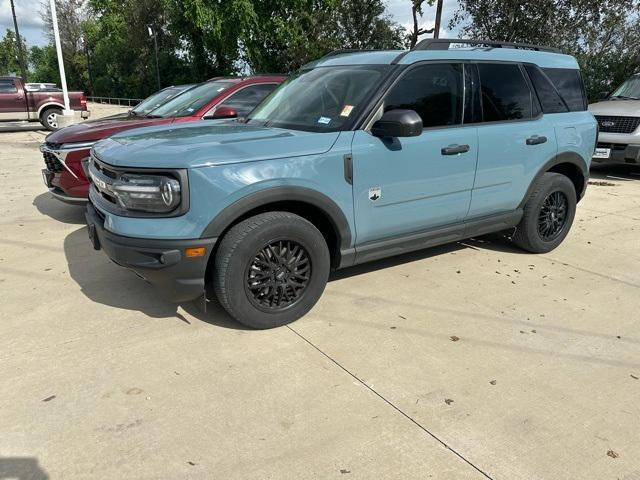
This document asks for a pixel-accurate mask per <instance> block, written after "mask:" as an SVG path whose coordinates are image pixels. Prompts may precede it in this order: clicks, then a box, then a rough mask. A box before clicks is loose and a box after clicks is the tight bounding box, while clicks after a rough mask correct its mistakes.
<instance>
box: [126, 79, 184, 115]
mask: <svg viewBox="0 0 640 480" xmlns="http://www.w3.org/2000/svg"><path fill="white" fill-rule="evenodd" d="M192 86H193V85H180V86H179V87H168V88H164V89H162V90H160V91H159V92H156V93H154V94H153V95H151V96H150V97H147V98H145V99H144V100H143V101H141V102H140V103H139V104H138V105H136V106H135V108H133V109H132V110H131V113H133V114H134V115H146V114H147V113H149V112H150V111H151V110H155V109H156V108H158V107H159V106H160V105H162V104H163V103H166V102H167V101H169V100H171V99H172V98H173V97H175V96H176V95H178V94H180V93H182V92H184V91H185V90H187V89H189V88H191V87H192Z"/></svg>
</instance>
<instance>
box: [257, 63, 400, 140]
mask: <svg viewBox="0 0 640 480" xmlns="http://www.w3.org/2000/svg"><path fill="white" fill-rule="evenodd" d="M388 69H389V66H388V65H352V66H339V67H318V68H315V69H313V70H306V71H302V72H300V73H298V74H297V75H295V76H293V77H292V78H290V79H289V80H288V81H287V82H285V83H283V84H282V86H281V87H280V88H278V89H277V90H276V91H275V92H274V93H272V94H271V96H269V97H267V99H266V100H265V101H264V102H263V103H262V104H261V105H259V106H258V107H257V108H256V109H255V110H254V111H253V112H252V113H251V114H250V115H249V117H248V118H247V123H249V124H257V125H265V126H272V127H280V128H289V129H292V130H304V131H309V132H335V131H339V130H342V129H343V128H344V127H345V125H347V123H348V121H349V119H351V118H354V117H356V116H357V115H358V114H359V113H360V112H361V111H362V108H364V103H365V101H366V99H367V97H368V95H369V93H370V92H371V91H372V90H374V88H375V87H376V85H378V83H379V82H380V80H381V79H382V76H383V75H384V73H385V72H386V71H387V70H388Z"/></svg>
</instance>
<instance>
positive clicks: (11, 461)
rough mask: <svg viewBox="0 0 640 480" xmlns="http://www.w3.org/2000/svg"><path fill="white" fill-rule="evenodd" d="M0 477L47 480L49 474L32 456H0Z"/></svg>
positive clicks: (20, 479)
mask: <svg viewBox="0 0 640 480" xmlns="http://www.w3.org/2000/svg"><path fill="white" fill-rule="evenodd" d="M0 479H2V480H4V479H12V480H13V479H15V480H48V479H49V475H48V474H47V472H45V471H44V470H43V469H42V467H40V465H39V464H38V459H37V458H33V457H0Z"/></svg>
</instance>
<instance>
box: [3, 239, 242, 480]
mask: <svg viewBox="0 0 640 480" xmlns="http://www.w3.org/2000/svg"><path fill="white" fill-rule="evenodd" d="M64 253H65V256H66V259H67V264H68V267H69V274H70V275H71V278H73V280H74V281H75V282H76V283H77V284H78V285H79V286H80V288H81V290H82V293H83V294H84V295H86V296H87V297H88V298H89V299H90V300H92V301H94V302H97V303H101V304H103V305H108V306H111V307H115V308H120V309H125V310H135V311H139V312H142V313H144V314H145V315H147V316H149V317H152V318H159V319H162V318H177V319H179V320H180V321H182V322H184V323H187V324H191V321H190V320H189V319H188V318H186V317H185V316H184V315H182V314H181V313H180V312H179V311H178V307H179V306H180V307H182V308H183V309H184V310H185V311H186V312H187V313H188V314H189V315H192V316H193V317H195V318H196V319H198V320H200V321H203V322H206V323H209V324H211V325H216V326H219V327H223V328H233V329H237V330H241V329H244V328H245V327H243V326H242V325H240V324H239V323H237V322H235V321H234V320H233V319H232V318H231V317H230V316H229V315H228V314H227V313H226V312H225V311H224V309H223V308H222V307H221V306H220V305H218V303H217V302H213V301H207V302H205V300H204V299H200V300H195V301H192V302H186V303H183V304H176V303H171V302H167V301H165V300H163V298H162V296H161V294H160V293H159V292H158V291H157V290H156V289H155V288H153V286H151V285H149V284H148V283H147V282H145V281H144V280H143V279H142V278H140V277H138V276H137V275H136V274H135V273H134V272H132V271H130V270H128V269H126V268H123V267H121V266H119V265H116V264H115V263H113V262H112V261H111V260H109V258H108V257H107V256H106V255H105V254H104V252H101V251H96V250H94V249H93V246H92V245H91V243H90V241H89V237H88V235H87V229H86V228H79V229H77V230H75V231H73V232H71V233H70V234H69V235H67V237H66V238H65V240H64ZM1 478H2V477H0V479H1Z"/></svg>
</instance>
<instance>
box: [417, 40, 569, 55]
mask: <svg viewBox="0 0 640 480" xmlns="http://www.w3.org/2000/svg"><path fill="white" fill-rule="evenodd" d="M451 44H462V45H473V46H485V47H489V48H515V49H522V50H535V51H538V52H552V53H562V52H561V51H560V50H559V49H557V48H554V47H545V46H543V45H531V44H528V43H513V42H500V41H494V40H470V39H466V38H457V39H452V38H427V39H425V40H422V41H421V42H420V43H418V44H417V45H416V46H415V47H413V50H449V47H450V46H451Z"/></svg>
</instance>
